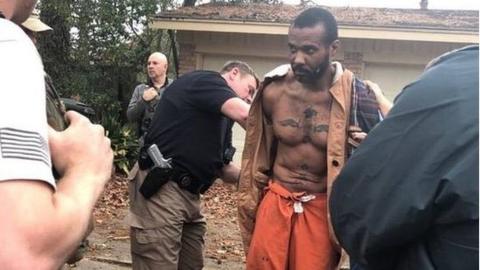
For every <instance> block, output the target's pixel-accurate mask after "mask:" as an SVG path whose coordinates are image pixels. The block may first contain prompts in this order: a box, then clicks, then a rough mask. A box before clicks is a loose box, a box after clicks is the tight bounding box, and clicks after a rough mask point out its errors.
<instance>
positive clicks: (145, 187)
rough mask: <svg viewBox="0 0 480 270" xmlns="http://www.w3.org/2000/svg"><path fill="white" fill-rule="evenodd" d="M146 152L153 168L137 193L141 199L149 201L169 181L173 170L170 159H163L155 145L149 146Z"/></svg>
mask: <svg viewBox="0 0 480 270" xmlns="http://www.w3.org/2000/svg"><path fill="white" fill-rule="evenodd" d="M146 152H147V154H148V157H149V158H150V160H151V162H152V163H153V167H152V169H150V171H149V172H148V174H147V176H146V177H145V179H144V180H143V183H142V185H141V186H140V190H139V191H140V193H141V194H142V195H143V197H145V198H146V199H149V198H150V197H152V196H153V195H154V194H155V193H157V192H158V190H159V189H160V188H161V187H162V186H163V185H165V184H166V183H167V182H168V181H170V178H171V176H172V172H173V169H172V165H171V159H164V158H163V155H162V153H161V152H160V150H159V149H158V147H157V145H156V144H152V145H150V146H149V147H148V149H147V150H146Z"/></svg>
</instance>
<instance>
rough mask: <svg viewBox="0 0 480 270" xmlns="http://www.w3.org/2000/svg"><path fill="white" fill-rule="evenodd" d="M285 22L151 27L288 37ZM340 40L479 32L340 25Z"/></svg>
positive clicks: (471, 38)
mask: <svg viewBox="0 0 480 270" xmlns="http://www.w3.org/2000/svg"><path fill="white" fill-rule="evenodd" d="M288 26H289V24H288V23H278V22H256V21H240V20H238V21H225V20H213V19H211V20H205V19H189V18H171V17H170V18H158V17H157V18H155V19H154V21H153V22H152V23H151V24H150V27H152V28H155V29H173V30H184V31H200V32H224V33H248V34H266V35H287V34H288ZM339 36H340V37H341V38H353V39H381V40H407V41H427V42H448V43H465V44H470V43H478V41H479V39H478V32H471V31H466V30H448V29H432V28H412V27H410V28H403V27H374V26H352V25H339Z"/></svg>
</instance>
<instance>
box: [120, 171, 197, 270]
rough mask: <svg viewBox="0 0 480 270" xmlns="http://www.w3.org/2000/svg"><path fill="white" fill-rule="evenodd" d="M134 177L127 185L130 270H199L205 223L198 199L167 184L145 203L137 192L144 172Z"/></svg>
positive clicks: (173, 185) (176, 186)
mask: <svg viewBox="0 0 480 270" xmlns="http://www.w3.org/2000/svg"><path fill="white" fill-rule="evenodd" d="M133 175H135V177H132V181H131V182H130V184H129V192H130V194H129V197H130V213H129V222H130V226H131V227H130V239H131V240H130V241H131V253H132V266H133V269H135V270H143V269H162V270H170V269H172V270H176V269H181V270H183V269H202V268H203V248H204V235H205V232H206V223H205V218H204V216H203V214H202V213H201V203H200V195H198V194H192V193H190V192H188V191H186V190H184V189H181V188H180V187H178V185H177V183H175V182H171V181H170V182H167V183H166V184H165V185H164V186H163V187H162V188H161V189H160V190H159V191H158V192H157V193H156V194H155V195H153V196H152V197H151V198H150V199H148V200H147V199H145V198H144V197H143V196H142V195H141V194H140V193H139V192H138V190H139V188H140V185H141V183H142V182H143V180H144V179H145V176H146V171H138V173H134V174H133Z"/></svg>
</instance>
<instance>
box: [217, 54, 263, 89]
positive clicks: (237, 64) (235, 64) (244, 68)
mask: <svg viewBox="0 0 480 270" xmlns="http://www.w3.org/2000/svg"><path fill="white" fill-rule="evenodd" d="M234 68H238V69H239V70H240V74H242V76H243V75H247V74H248V75H252V76H253V77H254V78H255V82H256V83H257V87H258V86H259V84H260V81H259V79H258V76H257V74H256V73H255V71H253V69H252V68H251V67H250V66H249V65H248V64H247V63H245V62H242V61H238V60H233V61H228V62H227V63H225V65H223V67H222V68H221V69H220V73H221V74H225V73H227V72H229V71H230V70H232V69H234Z"/></svg>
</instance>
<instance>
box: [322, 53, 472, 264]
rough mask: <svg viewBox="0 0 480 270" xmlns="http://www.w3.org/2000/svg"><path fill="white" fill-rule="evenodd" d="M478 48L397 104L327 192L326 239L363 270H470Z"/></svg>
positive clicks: (456, 57)
mask: <svg viewBox="0 0 480 270" xmlns="http://www.w3.org/2000/svg"><path fill="white" fill-rule="evenodd" d="M478 72H479V70H478V46H474V47H469V48H464V49H462V50H459V51H456V52H453V53H451V54H448V55H444V56H442V57H441V58H440V59H439V60H438V61H436V63H435V64H433V65H432V66H431V67H430V68H429V69H428V70H427V71H426V72H425V73H424V74H422V76H421V77H420V78H419V79H418V80H417V81H415V82H413V83H411V84H410V85H408V86H406V87H405V88H404V90H403V91H402V93H401V94H400V95H399V97H397V99H396V102H395V105H394V107H393V109H392V110H391V111H390V113H389V115H388V116H387V118H386V119H385V120H384V121H383V122H382V123H380V124H379V125H378V126H377V127H375V128H374V129H373V130H372V131H371V132H370V133H369V134H368V136H367V138H366V140H365V141H364V142H363V143H362V144H361V145H360V147H359V148H358V149H357V151H356V152H355V153H354V154H353V156H352V157H351V159H350V160H349V161H348V162H347V164H346V166H345V167H344V169H343V171H342V172H341V174H340V175H339V176H338V178H337V180H336V181H335V183H334V185H333V190H332V193H331V197H330V213H331V219H332V224H333V227H334V230H335V233H336V235H337V237H338V239H339V241H340V243H341V245H342V246H343V247H344V248H345V250H346V251H347V252H348V253H349V255H350V256H351V259H352V261H354V262H356V263H358V264H359V265H360V266H361V267H362V268H363V269H385V270H395V269H412V270H413V269H420V270H429V269H452V270H453V269H455V270H460V269H461V270H469V269H472V270H473V269H475V270H477V269H478V182H479V177H478V176H479V175H478V170H479V167H478V165H479V160H478V155H479V152H478V100H479V95H478V92H479V85H478Z"/></svg>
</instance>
